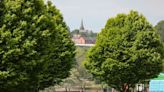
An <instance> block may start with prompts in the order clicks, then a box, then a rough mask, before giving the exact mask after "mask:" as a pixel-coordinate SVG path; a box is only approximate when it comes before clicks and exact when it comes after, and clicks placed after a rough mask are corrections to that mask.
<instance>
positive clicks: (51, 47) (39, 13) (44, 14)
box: [0, 0, 75, 92]
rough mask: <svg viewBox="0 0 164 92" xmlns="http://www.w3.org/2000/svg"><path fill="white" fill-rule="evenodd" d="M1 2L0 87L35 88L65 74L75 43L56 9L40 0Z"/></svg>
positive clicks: (5, 91) (9, 91)
mask: <svg viewBox="0 0 164 92" xmlns="http://www.w3.org/2000/svg"><path fill="white" fill-rule="evenodd" d="M0 5H1V9H0V14H1V15H0V19H1V20H0V85H1V86H0V90H1V91H2V92H38V91H39V90H42V89H44V88H46V87H49V86H51V85H54V84H58V83H59V82H61V81H62V79H64V78H66V77H68V76H69V74H70V73H69V71H70V69H71V68H72V64H73V63H74V55H75V47H74V43H73V42H72V41H71V39H70V36H69V32H68V29H67V26H66V24H65V22H64V21H63V17H62V15H61V14H60V12H59V10H58V9H56V7H55V6H53V5H52V3H51V2H48V3H47V4H45V3H44V1H43V0H3V1H1V4H0ZM2 8H3V9H2Z"/></svg>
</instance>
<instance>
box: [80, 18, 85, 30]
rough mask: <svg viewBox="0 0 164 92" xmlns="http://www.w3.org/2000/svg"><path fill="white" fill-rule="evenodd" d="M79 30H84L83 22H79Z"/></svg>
mask: <svg viewBox="0 0 164 92" xmlns="http://www.w3.org/2000/svg"><path fill="white" fill-rule="evenodd" d="M80 30H85V29H84V25H83V20H81V26H80Z"/></svg>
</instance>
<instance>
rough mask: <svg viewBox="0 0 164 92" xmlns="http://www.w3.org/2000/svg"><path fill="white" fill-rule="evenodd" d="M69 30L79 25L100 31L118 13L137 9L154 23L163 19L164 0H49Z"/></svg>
mask: <svg viewBox="0 0 164 92" xmlns="http://www.w3.org/2000/svg"><path fill="white" fill-rule="evenodd" d="M51 1H52V2H53V3H54V5H55V6H56V7H57V8H58V9H59V10H60V12H61V13H62V14H63V16H64V20H65V21H66V23H67V25H68V26H69V27H70V29H71V30H73V29H77V28H79V26H80V22H81V19H83V21H84V26H85V28H86V29H89V30H93V31H95V32H100V31H101V29H102V28H103V27H104V25H105V23H106V21H107V19H108V18H110V17H114V16H116V15H117V14H118V13H128V12H129V11H130V10H137V11H138V12H140V13H142V14H143V15H145V17H146V18H147V19H148V21H150V23H152V24H153V25H155V24H156V23H157V22H159V21H160V20H164V0H51Z"/></svg>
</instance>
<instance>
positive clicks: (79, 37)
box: [72, 20, 96, 44]
mask: <svg viewBox="0 0 164 92" xmlns="http://www.w3.org/2000/svg"><path fill="white" fill-rule="evenodd" d="M91 33H92V31H89V30H86V29H85V28H84V24H83V20H81V25H80V28H79V33H78V34H73V37H72V41H73V42H74V43H75V44H94V43H95V41H96V37H89V36H88V34H91Z"/></svg>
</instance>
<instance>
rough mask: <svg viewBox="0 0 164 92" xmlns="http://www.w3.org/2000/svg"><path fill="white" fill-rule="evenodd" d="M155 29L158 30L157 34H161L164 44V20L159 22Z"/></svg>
mask: <svg viewBox="0 0 164 92" xmlns="http://www.w3.org/2000/svg"><path fill="white" fill-rule="evenodd" d="M155 28H156V29H157V32H158V33H159V34H160V38H161V41H162V43H163V44H164V20H162V21H160V22H158V23H157V25H156V26H155ZM163 71H164V62H163Z"/></svg>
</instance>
